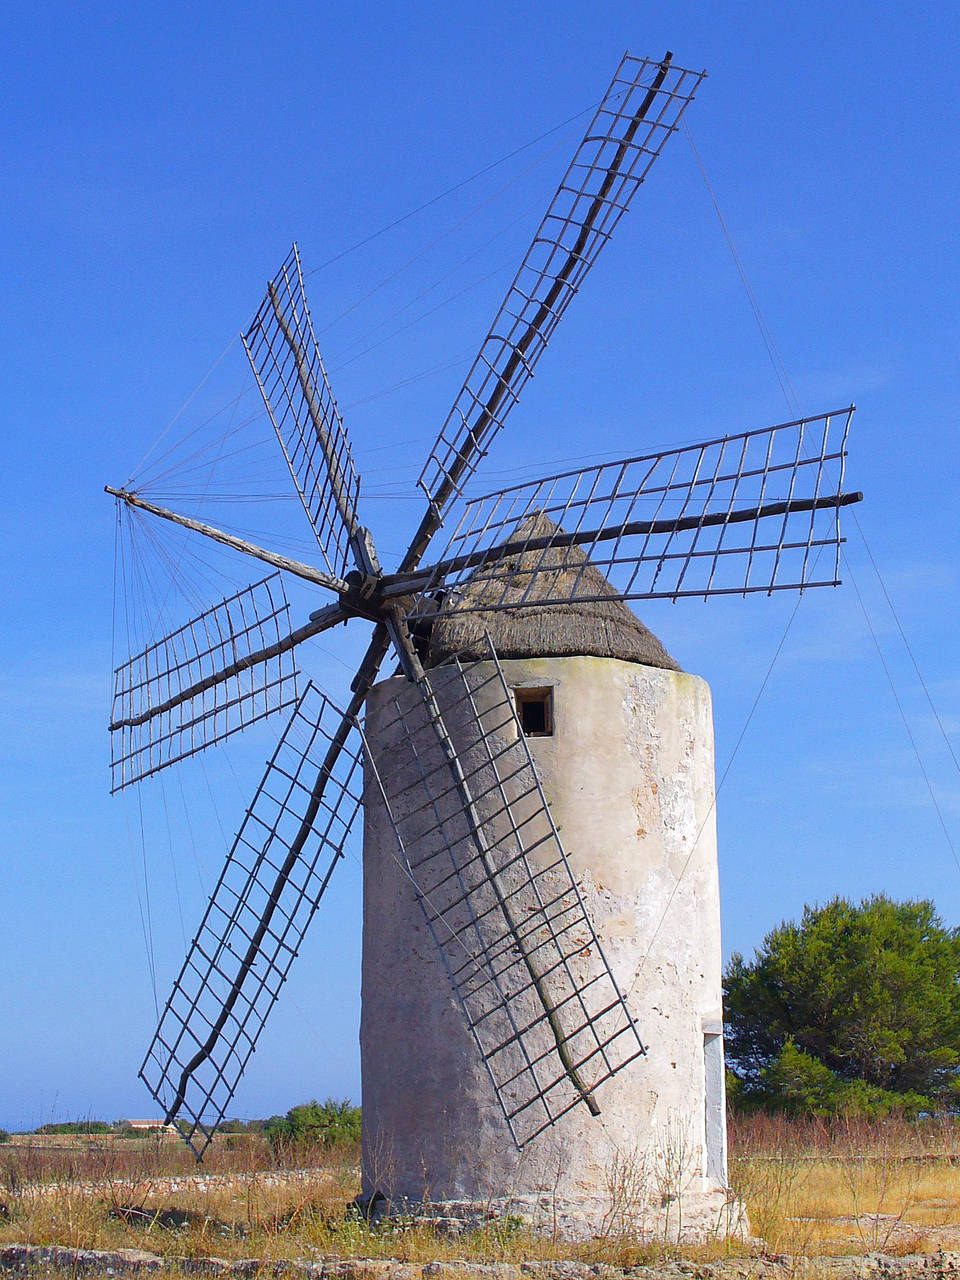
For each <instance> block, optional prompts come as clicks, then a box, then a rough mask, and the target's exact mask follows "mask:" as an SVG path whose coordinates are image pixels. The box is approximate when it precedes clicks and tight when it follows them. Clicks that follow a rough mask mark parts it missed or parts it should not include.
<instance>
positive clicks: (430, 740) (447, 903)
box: [365, 646, 644, 1146]
mask: <svg viewBox="0 0 960 1280" xmlns="http://www.w3.org/2000/svg"><path fill="white" fill-rule="evenodd" d="M421 683H422V684H423V685H424V686H425V688H424V692H425V693H426V695H427V696H426V697H425V698H424V697H417V696H416V694H415V693H414V691H412V690H407V691H405V693H401V694H400V695H399V696H398V697H397V698H396V699H395V701H394V703H393V707H392V712H391V713H390V714H389V715H388V716H386V717H385V719H384V720H383V721H382V722H380V723H379V729H378V735H377V740H376V741H375V742H372V741H366V743H365V746H366V751H367V759H368V762H369V767H370V770H371V772H372V774H373V775H374V777H375V778H376V781H377V784H378V786H379V788H380V790H381V793H382V795H383V799H384V801H385V803H386V806H387V809H388V812H389V814H390V819H391V822H392V824H393V827H394V831H395V833H396V838H397V843H398V847H399V849H400V851H401V855H402V857H403V859H404V862H405V865H406V869H407V871H408V873H409V875H410V877H411V879H412V881H413V883H414V885H415V887H416V892H417V897H418V900H419V902H420V904H421V907H422V908H423V912H424V915H425V917H426V921H427V924H428V926H429V929H430V932H431V934H432V935H433V938H434V940H435V942H436V944H437V947H438V948H439V950H440V954H441V956H442V958H443V963H444V965H445V966H446V969H447V972H448V974H449V976H450V979H451V981H452V983H453V986H454V988H455V990H456V993H457V996H458V998H459V1000H460V1003H461V1005H462V1007H463V1011H464V1014H465V1016H466V1019H467V1022H468V1024H469V1026H470V1030H471V1032H472V1034H473V1036H474V1039H475V1041H476V1045H477V1049H478V1051H479V1054H480V1056H481V1058H482V1059H483V1061H484V1063H485V1064H486V1067H487V1070H488V1072H489V1075H490V1079H491V1081H492V1084H493V1088H494V1091H495V1093H496V1096H497V1099H498V1100H499V1103H500V1105H501V1107H502V1109H503V1113H504V1116H505V1117H506V1121H507V1124H508V1126H509V1128H510V1131H511V1133H512V1134H513V1137H514V1138H515V1140H516V1141H517V1143H518V1145H520V1146H522V1145H524V1144H525V1143H527V1142H529V1141H530V1140H531V1139H532V1138H534V1137H536V1135H537V1134H538V1133H540V1132H542V1131H543V1130H544V1129H545V1128H547V1127H548V1126H549V1125H551V1124H553V1123H554V1122H555V1121H556V1120H557V1119H558V1118H559V1117H560V1116H561V1115H563V1114H565V1113H566V1112H567V1111H569V1110H571V1109H572V1108H573V1107H576V1106H578V1105H587V1106H589V1107H590V1109H591V1110H592V1111H594V1112H595V1113H597V1112H598V1111H599V1106H598V1104H597V1102H596V1099H595V1096H594V1095H595V1091H596V1090H597V1088H598V1086H599V1085H601V1084H602V1083H603V1082H604V1081H605V1080H607V1079H609V1078H610V1077H611V1076H612V1075H613V1074H614V1073H615V1072H617V1071H619V1070H620V1069H621V1068H622V1067H624V1066H626V1065H627V1063H628V1062H631V1061H632V1060H633V1059H634V1058H636V1057H638V1056H639V1055H640V1054H642V1053H643V1052H644V1049H643V1045H642V1044H641V1042H640V1038H639V1034H638V1032H637V1030H636V1027H635V1026H634V1023H633V1020H632V1018H631V1016H630V1013H629V1010H628V1009H627V1006H626V1003H625V1001H624V1000H623V997H622V996H621V994H620V992H619V990H618V988H617V983H616V980H615V978H614V976H613V974H612V972H611V970H610V967H609V965H608V964H607V961H606V959H605V958H604V955H603V952H602V950H601V947H600V944H599V941H598V939H597V935H596V933H595V931H594V928H593V926H592V924H591V922H590V920H589V917H588V916H587V913H586V911H585V909H584V905H583V901H582V899H581V897H580V892H579V890H578V888H577V883H576V880H575V879H574V876H573V873H572V871H571V869H570V865H569V863H568V861H567V856H566V854H565V852H564V849H563V846H562V844H561V842H560V837H559V835H558V833H557V830H556V827H555V826H554V824H553V820H552V818H551V816H550V811H549V809H548V807H547V804H546V801H545V799H544V795H543V791H542V789H541V786H540V781H539V778H538V777H537V773H536V770H535V768H534V765H533V761H532V759H531V757H530V754H529V750H528V747H527V742H526V739H525V737H524V735H523V733H522V732H521V730H520V726H519V723H518V721H517V716H516V711H515V710H514V706H513V699H512V696H511V693H510V690H509V688H508V687H507V684H506V680H505V678H504V675H503V671H502V669H501V668H500V665H499V662H498V661H497V658H496V654H495V653H494V652H493V648H492V646H490V648H489V661H486V662H475V663H469V664H461V663H459V662H457V661H456V660H453V661H451V662H450V663H449V664H447V665H445V666H442V667H439V668H435V669H434V670H432V671H430V672H428V673H427V674H426V675H425V676H424V677H423V681H422V682H421ZM441 707H442V712H438V708H441ZM447 743H452V744H453V747H454V749H455V753H456V759H455V762H454V763H453V765H452V766H451V763H450V760H449V757H448V755H447V754H446V751H445V747H446V744H447Z"/></svg>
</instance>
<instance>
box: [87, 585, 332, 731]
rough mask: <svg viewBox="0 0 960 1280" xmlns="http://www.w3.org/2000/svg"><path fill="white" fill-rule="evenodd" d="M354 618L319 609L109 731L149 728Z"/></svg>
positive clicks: (121, 721)
mask: <svg viewBox="0 0 960 1280" xmlns="http://www.w3.org/2000/svg"><path fill="white" fill-rule="evenodd" d="M351 616H352V615H351V613H350V612H348V611H347V610H346V609H344V608H342V607H341V606H340V605H338V604H329V605H327V607H326V608H325V609H318V610H317V612H316V613H313V614H311V615H310V621H309V622H305V623H304V624H303V626H302V627H297V629H296V630H295V631H291V632H290V634H289V635H288V636H284V638H283V639H282V640H278V641H276V643H275V644H271V645H267V646H266V647H265V648H263V649H258V650H257V651H256V652H255V653H248V654H247V655H246V657H243V658H238V659H237V661H236V662H231V663H230V665H229V666H226V667H224V668H223V669H222V670H221V671H217V672H215V673H214V674H213V675H210V676H205V677H204V679H203V680H198V681H197V682H196V683H195V684H191V685H189V686H188V687H187V688H185V689H181V690H180V692H179V693H177V694H174V695H173V697H170V698H167V699H166V700H165V701H164V702H159V703H157V705H156V706H155V707H150V708H149V709H148V710H147V711H143V712H141V713H140V714H139V715H136V716H126V717H124V718H122V719H120V720H113V721H111V722H110V724H109V725H108V728H109V730H110V732H111V733H113V732H114V731H115V730H116V729H123V728H127V727H129V728H133V727H134V726H136V725H139V724H146V722H147V721H148V720H152V719H153V718H154V717H155V716H159V715H163V714H164V712H166V711H172V710H173V708H174V707H178V706H180V704H181V703H183V702H189V701H190V699H191V698H196V697H199V695H200V694H202V693H206V692H207V691H208V690H209V689H213V688H214V687H215V686H216V685H218V684H223V683H224V681H226V680H231V679H233V678H234V676H238V675H240V674H241V673H242V672H244V671H248V670H249V669H250V667H255V666H256V665H257V664H258V663H260V662H269V661H270V660H271V659H272V658H278V657H279V656H280V654H281V653H288V652H289V651H290V650H291V649H294V648H296V646H297V645H298V644H301V643H302V642H303V641H304V640H309V639H310V637H311V636H316V635H319V634H320V632H321V631H327V630H328V629H329V628H330V627H335V626H337V624H338V623H340V622H346V621H347V619H348V618H349V617H351Z"/></svg>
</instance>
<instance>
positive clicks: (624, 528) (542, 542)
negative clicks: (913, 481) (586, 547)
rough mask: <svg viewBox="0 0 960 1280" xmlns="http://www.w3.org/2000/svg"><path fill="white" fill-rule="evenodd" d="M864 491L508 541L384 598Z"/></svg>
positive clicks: (387, 590) (388, 581)
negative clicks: (539, 559) (517, 558)
mask: <svg viewBox="0 0 960 1280" xmlns="http://www.w3.org/2000/svg"><path fill="white" fill-rule="evenodd" d="M862 501H863V494H862V493H860V492H857V493H841V494H832V495H830V496H829V497H824V498H794V499H791V500H788V501H784V502H769V503H766V504H765V505H764V506H762V507H750V508H748V509H746V510H743V511H713V512H710V513H709V514H707V515H699V516H683V517H682V518H681V519H679V520H631V521H629V522H628V523H627V524H617V525H612V526H610V528H607V529H580V530H578V531H577V532H576V533H563V532H562V531H561V532H559V533H558V534H555V535H554V534H551V535H549V536H547V537H542V538H527V539H525V540H524V539H521V540H519V541H517V542H503V543H501V544H500V545H499V546H494V547H487V548H484V549H483V550H482V551H471V552H470V553H469V554H467V555H462V556H453V557H452V558H451V559H449V560H441V561H439V562H438V563H437V564H435V565H432V566H428V567H427V568H426V569H421V570H420V571H419V572H418V573H413V574H409V573H408V574H404V573H396V574H391V575H388V576H386V577H384V579H383V581H382V583H381V588H380V589H381V591H382V593H383V597H384V599H387V600H389V599H391V598H392V597H394V596H402V595H409V594H410V593H411V592H414V591H422V590H425V589H426V588H428V587H434V586H439V585H440V584H441V583H442V582H443V580H444V578H446V577H447V576H448V575H449V574H451V573H459V572H462V571H463V570H465V569H474V568H477V567H478V566H480V565H487V564H495V563H496V562H497V561H499V560H503V559H506V557H507V556H512V555H522V554H524V553H525V552H529V551H547V550H550V549H552V548H555V547H575V546H578V545H581V544H583V543H588V544H590V545H593V544H594V543H597V542H610V541H612V540H614V539H616V538H630V537H637V536H639V537H644V536H646V535H647V534H654V535H656V534H672V533H682V532H684V530H687V529H706V528H710V527H711V526H714V525H721V524H747V523H750V522H751V521H755V520H765V519H767V518H768V517H770V516H786V515H794V514H796V513H799V512H804V511H828V510H831V509H835V508H838V507H848V506H850V505H852V504H853V503H855V502H862Z"/></svg>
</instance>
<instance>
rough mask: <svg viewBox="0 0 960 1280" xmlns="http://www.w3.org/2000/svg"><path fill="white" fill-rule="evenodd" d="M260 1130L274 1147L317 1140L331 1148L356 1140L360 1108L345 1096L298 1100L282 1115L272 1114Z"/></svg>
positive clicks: (358, 1130)
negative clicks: (298, 1102) (319, 1100)
mask: <svg viewBox="0 0 960 1280" xmlns="http://www.w3.org/2000/svg"><path fill="white" fill-rule="evenodd" d="M263 1131H264V1133H265V1134H266V1136H267V1139H268V1140H269V1142H270V1145H271V1146H272V1147H273V1148H274V1150H275V1151H276V1150H279V1149H280V1148H283V1147H289V1146H291V1145H301V1144H306V1143H317V1144H319V1145H320V1146H323V1147H333V1146H337V1145H339V1144H341V1143H356V1142H359V1141H360V1108H359V1107H355V1106H354V1105H353V1103H352V1102H350V1100H349V1099H348V1098H344V1099H342V1100H341V1101H339V1102H338V1101H336V1100H335V1099H333V1098H328V1099H327V1100H326V1102H324V1103H319V1102H317V1101H316V1099H314V1100H313V1101H312V1102H304V1103H301V1104H300V1105H299V1106H297V1107H291V1108H290V1110H289V1111H288V1112H287V1114H286V1115H285V1116H273V1117H272V1118H271V1119H269V1120H268V1121H267V1122H266V1124H265V1125H264V1130H263Z"/></svg>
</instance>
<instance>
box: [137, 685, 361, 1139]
mask: <svg viewBox="0 0 960 1280" xmlns="http://www.w3.org/2000/svg"><path fill="white" fill-rule="evenodd" d="M361 793H362V770H361V767H360V739H359V736H358V734H357V731H356V728H355V725H354V722H353V718H352V714H348V715H344V713H342V712H340V711H338V710H337V709H336V708H335V707H334V706H333V704H332V703H331V702H330V701H329V700H328V699H327V698H326V697H324V695H323V694H321V693H320V692H319V691H318V690H317V689H316V688H315V686H314V685H312V684H310V685H308V686H307V688H306V689H305V690H304V693H303V695H302V697H301V698H300V699H299V701H298V702H297V705H296V707H295V709H294V712H293V715H292V716H291V719H290V721H289V723H288V725H287V728H286V730H285V731H284V734H283V737H282V738H281V740H280V743H279V744H278V746H277V749H276V751H275V752H274V755H273V758H272V759H271V761H270V763H269V765H268V766H267V770H266V773H265V774H264V777H263V780H262V782H261V783H260V786H259V787H258V789H257V793H256V795H255V796H254V799H253V803H252V804H251V806H250V808H249V809H248V811H247V814H246V817H245V818H244V821H243V824H242V826H241V827H240V831H239V832H238V834H237V837H236V840H235V841H234V844H233V847H232V849H231V850H230V854H229V857H228V858H227V862H226V865H225V866H224V869H223V872H222V874H221V876H220V880H219V882H218V883H217V886H216V889H215V890H214V893H213V896H212V898H211V900H210V904H209V906H208V907H207V911H206V914H205V915H204V918H203V921H202V923H201V925H200V929H199V931H198V933H197V936H196V939H195V940H194V943H193V945H192V946H191V948H190V951H189V953H188V955H187V958H186V960H185V961H184V965H183V968H182V969H181V971H180V975H179V977H178V978H177V980H176V982H175V984H174V987H173V991H172V993H171V995H170V998H169V1000H168V1001H167V1003H166V1006H165V1008H164V1011H163V1016H162V1018H161V1020H160V1025H159V1027H158V1029H157V1032H156V1034H155V1036H154V1038H153V1041H152V1043H151V1045H150V1048H149V1050H148V1052H147V1055H146V1058H145V1060H144V1063H143V1066H142V1067H141V1069H140V1075H141V1076H142V1078H143V1080H144V1081H145V1082H146V1084H147V1087H148V1088H149V1090H150V1092H151V1094H152V1095H153V1096H154V1098H155V1099H156V1100H157V1102H159V1103H160V1105H161V1106H162V1107H163V1109H164V1112H165V1114H166V1115H167V1118H168V1120H172V1119H174V1118H175V1117H179V1127H180V1131H181V1134H182V1136H183V1137H184V1139H185V1140H186V1141H187V1142H188V1143H189V1145H190V1146H191V1148H192V1149H193V1151H194V1152H195V1153H196V1155H197V1156H198V1158H199V1156H200V1155H202V1154H203V1151H204V1150H205V1148H206V1146H207V1144H208V1143H209V1142H210V1139H211V1137H212V1136H213V1132H214V1130H215V1129H216V1126H217V1125H218V1124H219V1122H220V1121H221V1120H222V1118H223V1116H224V1114H225V1112H226V1109H227V1107H228V1106H229V1104H230V1100H231V1098H232V1097H233V1094H234V1092H235V1090H236V1087H237V1083H238V1081H239V1079H240V1076H241V1075H242V1073H243V1070H244V1067H245V1066H246V1064H247V1060H248V1058H249V1057H250V1054H251V1053H253V1051H254V1048H255V1047H256V1043H257V1039H258V1037H259V1035H260V1033H261V1031H262V1030H263V1026H264V1023H265V1021H266V1019H267V1015H268V1014H269V1012H270V1010H271V1009H272V1008H273V1004H274V1001H275V1000H276V998H277V995H278V993H279V991H280V988H281V986H282V985H283V983H284V981H285V979H286V976H287V973H288V972H289V969H290V966H291V964H292V963H293V961H294V959H295V957H296V955H297V952H298V950H299V947H300V943H301V941H302V940H303V936H304V933H305V932H306V929H307V926H308V925H309V923H310V921H311V919H312V918H313V915H314V912H315V911H316V909H317V906H318V905H319V902H320V899H321V898H322V897H323V893H324V890H325V889H326V887H327V884H328V883H329V880H330V876H331V875H332V874H333V870H334V868H335V867H336V865H337V863H338V862H339V861H340V859H341V858H342V857H343V852H344V844H345V842H346V840H347V837H348V836H349V834H350V830H351V828H352V826H353V823H354V820H355V818H356V815H357V810H358V809H359V807H360V801H361Z"/></svg>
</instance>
